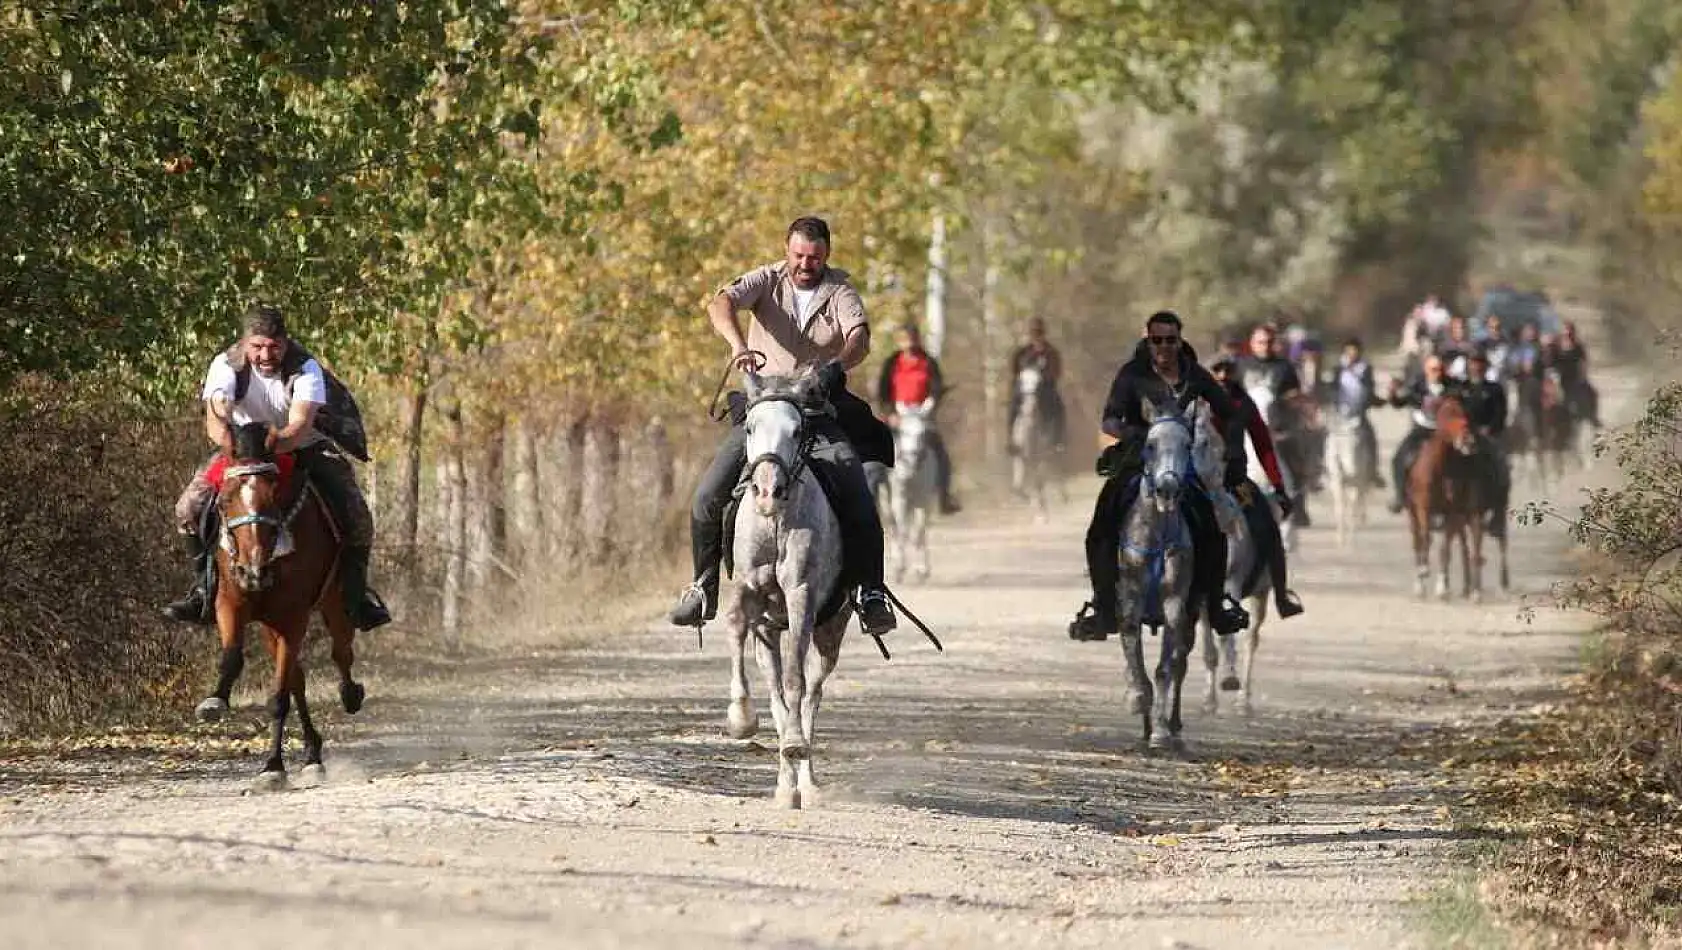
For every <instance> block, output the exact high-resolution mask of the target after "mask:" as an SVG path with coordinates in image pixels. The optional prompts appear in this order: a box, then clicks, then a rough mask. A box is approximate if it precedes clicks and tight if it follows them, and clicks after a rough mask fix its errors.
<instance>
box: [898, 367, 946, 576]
mask: <svg viewBox="0 0 1682 950" xmlns="http://www.w3.org/2000/svg"><path fill="white" fill-rule="evenodd" d="M933 412H934V400H933V399H932V398H930V399H925V400H923V401H922V402H921V403H918V404H915V405H913V404H911V403H904V402H902V403H895V405H894V414H895V417H896V419H897V421H896V422H895V424H894V467H893V469H892V471H891V474H890V475H889V476H888V490H889V492H890V496H889V497H890V502H889V508H890V510H891V511H892V520H891V522H890V524H892V526H893V528H892V542H893V546H892V550H893V554H894V578H895V579H896V580H899V579H903V578H904V577H905V572H906V570H907V568H908V566H909V565H910V562H911V556H912V554H913V553H915V554H916V557H917V566H916V578H917V579H918V580H920V581H921V580H927V579H928V576H929V512H930V510H931V509H932V508H934V504H935V499H936V496H937V495H938V494H939V488H938V486H937V485H936V483H935V477H936V474H937V473H936V472H935V457H934V453H932V452H930V451H929V449H928V445H929V436H930V434H932V433H933V431H934V420H933V419H932V418H931V417H932V414H933Z"/></svg>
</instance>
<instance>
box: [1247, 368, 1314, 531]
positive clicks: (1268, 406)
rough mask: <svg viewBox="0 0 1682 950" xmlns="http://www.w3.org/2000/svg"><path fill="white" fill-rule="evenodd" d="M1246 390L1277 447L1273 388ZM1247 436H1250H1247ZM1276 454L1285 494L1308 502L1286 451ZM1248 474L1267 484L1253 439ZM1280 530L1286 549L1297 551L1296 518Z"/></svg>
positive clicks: (1252, 479) (1251, 478) (1289, 520)
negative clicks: (1286, 455) (1292, 469)
mask: <svg viewBox="0 0 1682 950" xmlns="http://www.w3.org/2000/svg"><path fill="white" fill-rule="evenodd" d="M1246 392H1248V393H1249V394H1250V399H1251V400H1253V401H1254V402H1255V404H1256V412H1257V413H1258V414H1260V416H1261V419H1262V423H1263V424H1264V425H1266V426H1267V429H1268V431H1269V432H1270V433H1272V434H1273V436H1274V439H1275V446H1276V447H1277V440H1278V436H1279V430H1278V428H1276V426H1275V423H1276V422H1277V419H1276V418H1275V416H1274V410H1273V403H1274V399H1273V390H1271V389H1268V388H1267V387H1266V386H1250V387H1248V388H1247V389H1246ZM1245 438H1249V437H1248V436H1245ZM1274 455H1275V456H1276V457H1277V458H1278V460H1279V473H1280V474H1281V475H1283V476H1284V478H1285V484H1284V485H1283V486H1282V487H1283V488H1284V489H1285V494H1287V495H1289V496H1291V498H1292V499H1293V500H1295V501H1296V503H1297V504H1299V505H1302V504H1306V503H1307V500H1306V499H1305V498H1304V497H1303V493H1302V492H1301V491H1299V490H1298V488H1297V478H1296V473H1295V472H1293V471H1291V466H1290V463H1288V462H1286V461H1285V453H1283V452H1275V453H1274ZM1248 474H1249V476H1250V481H1252V482H1255V483H1256V484H1257V485H1265V484H1267V472H1266V471H1264V470H1263V469H1262V467H1261V453H1260V452H1257V451H1256V446H1255V443H1254V442H1253V441H1252V442H1251V444H1250V454H1249V470H1248ZM1279 530H1280V532H1281V533H1282V534H1283V535H1284V538H1285V550H1287V551H1295V550H1296V549H1297V526H1296V524H1295V523H1294V519H1291V518H1286V519H1285V521H1284V523H1282V524H1281V525H1280V526H1279Z"/></svg>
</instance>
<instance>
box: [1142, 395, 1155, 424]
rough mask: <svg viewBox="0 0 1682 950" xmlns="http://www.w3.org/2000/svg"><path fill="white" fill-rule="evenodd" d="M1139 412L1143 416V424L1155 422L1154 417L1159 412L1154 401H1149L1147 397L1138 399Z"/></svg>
mask: <svg viewBox="0 0 1682 950" xmlns="http://www.w3.org/2000/svg"><path fill="white" fill-rule="evenodd" d="M1139 414H1140V415H1142V416H1144V417H1145V424H1146V425H1150V424H1152V423H1154V422H1156V417H1157V416H1158V415H1159V414H1160V413H1158V412H1157V409H1156V403H1154V402H1151V401H1150V400H1149V399H1140V400H1139Z"/></svg>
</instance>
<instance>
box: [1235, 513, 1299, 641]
mask: <svg viewBox="0 0 1682 950" xmlns="http://www.w3.org/2000/svg"><path fill="white" fill-rule="evenodd" d="M1256 504H1257V505H1258V517H1255V518H1252V519H1249V521H1248V524H1249V525H1250V528H1251V536H1252V538H1253V539H1254V542H1255V545H1256V551H1257V552H1258V554H1259V555H1260V556H1261V557H1263V558H1265V559H1266V560H1265V561H1264V562H1263V563H1264V564H1265V565H1266V566H1267V577H1268V580H1270V581H1271V582H1272V585H1273V605H1274V607H1276V608H1277V609H1278V611H1279V616H1281V617H1295V616H1296V615H1297V614H1300V613H1302V610H1303V608H1302V600H1301V599H1300V598H1298V597H1297V595H1296V592H1295V591H1293V590H1291V588H1290V576H1289V562H1288V561H1286V559H1285V537H1284V535H1282V534H1281V533H1280V532H1279V523H1278V522H1277V521H1274V520H1273V516H1272V514H1271V512H1270V509H1269V508H1268V507H1267V503H1266V502H1263V501H1257V503H1256Z"/></svg>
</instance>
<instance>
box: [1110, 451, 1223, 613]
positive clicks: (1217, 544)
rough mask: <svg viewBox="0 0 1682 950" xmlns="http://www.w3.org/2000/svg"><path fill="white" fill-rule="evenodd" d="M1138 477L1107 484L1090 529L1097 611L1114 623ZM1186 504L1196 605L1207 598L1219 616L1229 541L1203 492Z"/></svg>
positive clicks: (1193, 494)
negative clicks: (1123, 545) (1125, 527)
mask: <svg viewBox="0 0 1682 950" xmlns="http://www.w3.org/2000/svg"><path fill="white" fill-rule="evenodd" d="M1134 474H1137V473H1136V472H1133V473H1127V472H1124V473H1121V474H1119V475H1117V476H1116V477H1114V478H1110V479H1106V480H1105V482H1104V487H1103V488H1100V489H1099V490H1098V501H1097V503H1096V504H1095V505H1094V506H1093V509H1092V522H1091V523H1090V524H1089V525H1088V526H1087V529H1086V571H1087V574H1088V576H1090V577H1091V578H1092V607H1093V610H1094V611H1095V612H1096V613H1097V615H1098V616H1100V617H1104V618H1110V617H1112V616H1113V615H1114V613H1115V609H1116V597H1117V594H1116V588H1117V586H1118V585H1119V584H1120V583H1121V565H1120V558H1121V527H1122V523H1123V522H1124V521H1125V520H1126V518H1127V512H1128V509H1129V508H1131V507H1132V505H1133V502H1134V500H1135V498H1136V495H1137V488H1138V483H1137V482H1135V481H1134V480H1133V479H1132V478H1131V477H1130V475H1134ZM1129 488H1132V489H1133V490H1132V491H1130V490H1129ZM1184 499H1185V500H1184V501H1182V502H1181V505H1182V510H1183V511H1184V512H1185V514H1186V524H1187V527H1189V528H1190V529H1191V537H1192V551H1193V559H1192V598H1193V600H1194V601H1195V600H1196V598H1197V595H1198V594H1199V593H1202V594H1203V595H1204V597H1205V598H1206V599H1207V603H1208V607H1209V609H1210V610H1214V609H1216V608H1218V607H1219V606H1220V605H1221V596H1222V594H1223V593H1224V590H1223V588H1224V587H1225V581H1226V558H1227V550H1226V535H1225V534H1222V533H1221V527H1220V523H1219V522H1217V521H1216V520H1215V506H1214V505H1213V504H1211V503H1210V501H1209V497H1208V495H1207V494H1206V493H1205V492H1203V491H1202V490H1201V488H1197V487H1193V488H1192V489H1191V490H1190V491H1188V492H1187V493H1186V495H1185V496H1184Z"/></svg>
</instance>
